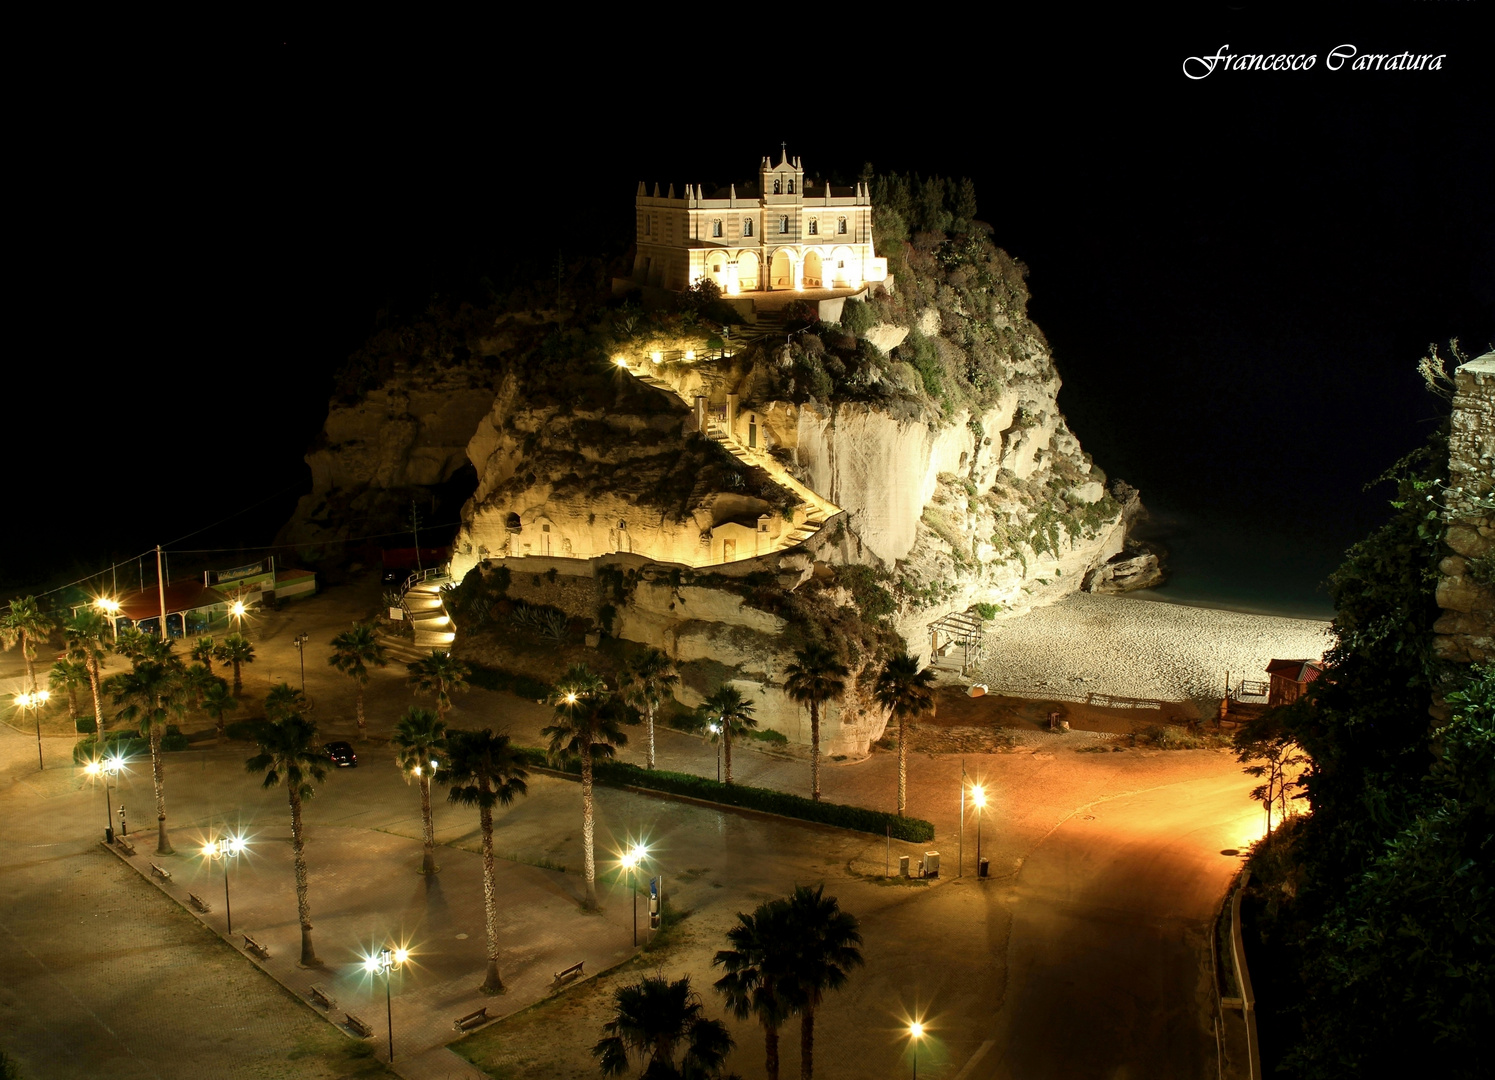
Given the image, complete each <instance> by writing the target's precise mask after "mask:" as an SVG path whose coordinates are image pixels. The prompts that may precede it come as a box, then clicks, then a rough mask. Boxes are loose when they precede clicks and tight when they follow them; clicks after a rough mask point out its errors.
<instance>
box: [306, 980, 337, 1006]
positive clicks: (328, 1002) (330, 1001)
mask: <svg viewBox="0 0 1495 1080" xmlns="http://www.w3.org/2000/svg"><path fill="white" fill-rule="evenodd" d="M311 999H312V1000H313V1001H315V1002H316V1003H317V1004H318V1005H320V1006H322V1008H324V1009H326V1010H327V1011H328V1012H331V1011H332V1010H333V1009H336V1008H337V999H336V998H334V997H333V996H332V995H331V994H329V993H328V992H327V991H326V990H324V989H323V988H322V987H320V986H313V987H312V988H311Z"/></svg>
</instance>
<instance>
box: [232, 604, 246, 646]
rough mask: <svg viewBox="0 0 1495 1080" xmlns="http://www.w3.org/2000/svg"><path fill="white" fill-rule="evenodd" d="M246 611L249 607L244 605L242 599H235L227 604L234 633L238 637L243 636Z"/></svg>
mask: <svg viewBox="0 0 1495 1080" xmlns="http://www.w3.org/2000/svg"><path fill="white" fill-rule="evenodd" d="M248 612H249V609H248V608H246V607H245V606H244V601H242V600H235V601H234V602H233V603H232V604H230V605H229V606H228V613H229V615H231V616H232V617H233V620H234V633H236V634H238V635H239V636H240V637H243V636H244V616H245V615H246V614H248Z"/></svg>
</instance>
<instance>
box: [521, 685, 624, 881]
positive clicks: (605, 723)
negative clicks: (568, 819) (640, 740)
mask: <svg viewBox="0 0 1495 1080" xmlns="http://www.w3.org/2000/svg"><path fill="white" fill-rule="evenodd" d="M550 703H551V704H552V705H553V706H555V722H554V723H553V724H551V725H550V726H549V727H547V728H542V729H541V731H540V734H541V735H544V736H547V737H549V739H550V747H549V753H550V757H551V758H552V760H559V759H562V758H571V757H576V758H580V759H581V842H582V862H583V865H584V866H585V869H586V877H587V908H588V909H589V910H595V909H596V907H597V859H596V854H595V852H594V850H593V844H592V841H593V834H594V821H593V807H592V761H593V759H594V758H610V757H612V756H613V752H614V747H618V746H624V745H626V744H627V742H628V736H627V735H625V734H624V733H623V729H622V728H621V727H620V726H619V725H618V719H619V717H618V709H617V707H616V702H615V701H614V699H613V696H612V695H611V694H610V693H608V690H607V684H606V683H604V682H603V681H602V679H601V678H600V677H599V676H597V675H594V674H593V673H592V672H591V671H589V670H588V669H587V667H586V665H585V664H575V665H573V666H572V667H571V668H570V670H568V671H567V672H566V674H565V675H564V676H563V677H562V678H561V681H560V682H558V683H556V686H555V690H554V692H553V693H552V694H551V696H550Z"/></svg>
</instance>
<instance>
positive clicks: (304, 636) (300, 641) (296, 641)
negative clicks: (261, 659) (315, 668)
mask: <svg viewBox="0 0 1495 1080" xmlns="http://www.w3.org/2000/svg"><path fill="white" fill-rule="evenodd" d="M310 640H311V635H310V634H308V633H306V632H304V631H303V632H302V633H299V634H297V635H296V636H295V637H294V638H292V639H291V643H292V644H293V645H295V646H296V652H297V653H299V654H300V655H301V693H302V695H303V696H304V695H305V694H306V643H307V642H308V641H310Z"/></svg>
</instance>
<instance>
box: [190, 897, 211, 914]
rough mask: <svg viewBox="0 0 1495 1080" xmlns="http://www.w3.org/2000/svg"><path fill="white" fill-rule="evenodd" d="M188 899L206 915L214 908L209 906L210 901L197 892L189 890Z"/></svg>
mask: <svg viewBox="0 0 1495 1080" xmlns="http://www.w3.org/2000/svg"><path fill="white" fill-rule="evenodd" d="M187 899H188V900H190V901H191V902H192V906H193V907H195V908H196V909H197V910H198V911H200V912H202V913H203V914H204V915H206V914H207V913H208V912H210V911H212V910H213V909H212V908H210V907H209V906H208V902H207V901H206V900H204V899H203V898H202V897H200V896H198V895H197V894H196V893H195V892H189V893H188V894H187Z"/></svg>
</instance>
